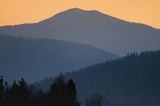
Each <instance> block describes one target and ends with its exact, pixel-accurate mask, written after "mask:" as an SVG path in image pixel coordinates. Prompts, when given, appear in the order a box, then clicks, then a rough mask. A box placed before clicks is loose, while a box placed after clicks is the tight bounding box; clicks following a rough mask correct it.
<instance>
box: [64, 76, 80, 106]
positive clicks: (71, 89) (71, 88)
mask: <svg viewBox="0 0 160 106" xmlns="http://www.w3.org/2000/svg"><path fill="white" fill-rule="evenodd" d="M67 94H68V97H67V98H68V103H67V104H68V106H79V105H80V104H79V102H78V101H77V90H76V85H75V83H74V82H73V80H72V79H70V80H69V81H68V83H67Z"/></svg>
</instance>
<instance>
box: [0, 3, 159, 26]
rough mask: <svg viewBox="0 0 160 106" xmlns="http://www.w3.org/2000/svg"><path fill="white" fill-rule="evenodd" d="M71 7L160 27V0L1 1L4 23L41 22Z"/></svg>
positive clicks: (1, 23)
mask: <svg viewBox="0 0 160 106" xmlns="http://www.w3.org/2000/svg"><path fill="white" fill-rule="evenodd" d="M70 8H81V9H85V10H98V11H100V12H103V13H105V14H108V15H111V16H114V17H117V18H120V19H123V20H127V21H131V22H137V23H144V24H147V25H150V26H153V27H156V28H160V0H0V26H2V25H15V24H23V23H34V22H38V21H40V20H43V19H46V18H48V17H51V16H53V15H55V14H57V13H59V12H61V11H64V10H67V9H70Z"/></svg>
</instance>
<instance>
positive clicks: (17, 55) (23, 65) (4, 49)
mask: <svg viewBox="0 0 160 106" xmlns="http://www.w3.org/2000/svg"><path fill="white" fill-rule="evenodd" d="M116 57H117V56H116V55H114V54H112V53H108V52H106V51H103V50H101V49H97V48H95V47H92V46H89V45H83V44H78V43H71V42H66V41H61V40H55V39H35V38H34V39H32V38H21V37H11V36H6V35H0V75H3V76H4V77H6V79H7V80H9V81H13V80H17V79H19V78H21V77H24V79H26V80H27V82H28V81H29V82H34V81H38V80H41V79H43V78H45V77H49V76H55V75H57V74H60V73H64V72H68V71H72V70H77V69H80V68H82V67H86V66H88V65H93V64H96V63H99V62H104V61H105V60H106V59H114V58H116Z"/></svg>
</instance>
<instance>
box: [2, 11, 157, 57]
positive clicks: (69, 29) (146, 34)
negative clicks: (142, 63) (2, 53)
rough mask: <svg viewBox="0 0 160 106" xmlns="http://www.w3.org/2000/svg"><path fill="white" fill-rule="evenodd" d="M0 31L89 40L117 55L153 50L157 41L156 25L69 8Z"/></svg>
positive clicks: (15, 34) (79, 41)
mask: <svg viewBox="0 0 160 106" xmlns="http://www.w3.org/2000/svg"><path fill="white" fill-rule="evenodd" d="M0 33H1V34H7V35H13V36H25V37H40V38H55V39H58V40H66V41H72V42H77V43H82V44H89V45H92V46H94V47H97V48H100V49H103V50H106V51H110V52H112V53H115V54H118V55H126V54H127V53H128V52H134V51H135V52H140V51H143V50H156V49H159V46H158V45H160V43H159V42H160V30H159V29H155V28H152V27H150V26H147V25H144V24H138V23H132V22H127V21H124V20H121V19H118V18H115V17H112V16H109V15H106V14H103V13H100V12H98V11H95V10H93V11H85V10H81V9H69V10H66V11H64V12H61V13H58V14H57V15H54V16H53V17H50V18H48V19H46V20H42V21H40V22H38V23H35V24H23V25H17V26H8V27H0Z"/></svg>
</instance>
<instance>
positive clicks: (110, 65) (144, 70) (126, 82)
mask: <svg viewBox="0 0 160 106" xmlns="http://www.w3.org/2000/svg"><path fill="white" fill-rule="evenodd" d="M159 76H160V51H154V52H150V51H148V52H142V53H141V54H137V53H132V54H129V55H128V56H126V57H123V58H121V59H117V60H115V61H107V62H105V63H101V64H97V65H94V66H90V67H87V68H85V69H81V70H79V71H76V72H72V73H66V74H65V77H66V78H67V79H68V78H72V79H73V80H74V81H75V82H76V84H77V89H78V92H79V97H80V99H81V100H82V101H83V100H84V99H85V98H86V97H88V96H89V95H91V94H94V93H100V94H102V95H104V96H105V97H106V98H107V99H109V100H110V101H111V102H112V103H113V104H114V106H159V105H160V102H159V98H160V84H159V82H160V77H159ZM52 81H53V79H51V78H50V79H48V80H47V79H46V80H44V81H41V82H40V83H39V84H37V86H38V87H41V88H43V89H47V88H46V87H47V86H49V85H47V84H49V83H50V84H51V82H52ZM47 82H49V83H47Z"/></svg>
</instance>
